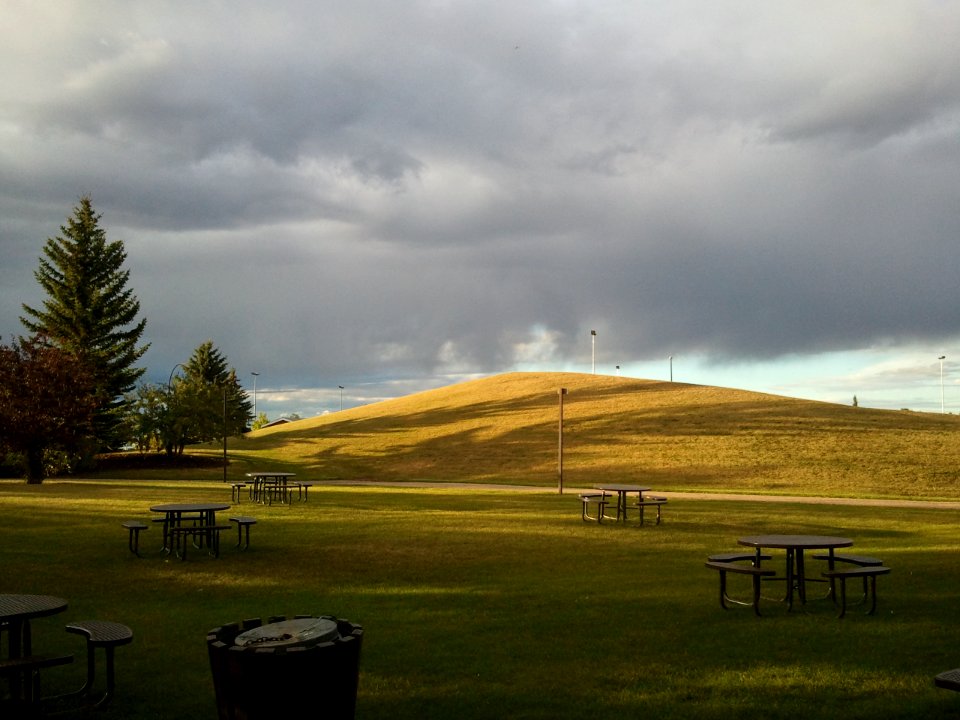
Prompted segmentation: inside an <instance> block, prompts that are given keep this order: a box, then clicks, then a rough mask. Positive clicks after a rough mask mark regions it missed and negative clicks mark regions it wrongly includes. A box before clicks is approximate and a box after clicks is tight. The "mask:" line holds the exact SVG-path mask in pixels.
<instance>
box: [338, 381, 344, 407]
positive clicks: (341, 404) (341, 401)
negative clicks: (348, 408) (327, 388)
mask: <svg viewBox="0 0 960 720" xmlns="http://www.w3.org/2000/svg"><path fill="white" fill-rule="evenodd" d="M337 387H338V388H340V412H343V385H337Z"/></svg>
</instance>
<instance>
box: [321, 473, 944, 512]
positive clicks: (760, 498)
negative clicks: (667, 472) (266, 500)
mask: <svg viewBox="0 0 960 720" xmlns="http://www.w3.org/2000/svg"><path fill="white" fill-rule="evenodd" d="M317 484H318V485H347V486H361V487H363V486H367V487H409V488H434V489H447V488H458V489H463V490H511V491H513V492H535V493H556V492H557V490H556V488H549V487H545V486H544V487H540V486H535V485H496V484H481V483H458V482H420V481H415V480H410V481H402V480H398V481H388V480H324V481H321V482H318V483H317ZM592 490H593V489H592V488H591V489H589V490H588V489H586V488H564V489H563V492H564V494H565V495H567V494H569V495H571V496H575V495H577V494H579V493H582V492H589V491H592ZM657 495H658V496H661V497H665V498H668V499H673V498H676V499H684V500H748V501H750V502H769V503H804V504H807V505H861V506H871V507H904V508H906V507H914V508H943V509H947V510H960V502H956V501H947V500H881V499H875V498H830V497H805V496H802V495H747V494H736V493H696V492H660V491H659V490H658V491H657Z"/></svg>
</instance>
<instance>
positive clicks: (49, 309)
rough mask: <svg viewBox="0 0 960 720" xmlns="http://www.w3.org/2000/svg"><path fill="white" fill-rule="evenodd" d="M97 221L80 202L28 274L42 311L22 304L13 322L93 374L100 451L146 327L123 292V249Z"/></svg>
mask: <svg viewBox="0 0 960 720" xmlns="http://www.w3.org/2000/svg"><path fill="white" fill-rule="evenodd" d="M100 217H101V216H100V215H99V214H98V213H97V212H95V211H94V209H93V203H92V202H91V200H90V198H89V197H86V196H84V197H82V198H80V204H79V205H77V206H76V207H75V208H74V211H73V216H72V217H70V218H68V219H67V224H66V225H61V226H60V235H59V236H57V237H55V238H50V239H48V240H47V243H46V245H45V246H44V248H43V256H42V257H41V258H40V267H39V268H38V269H37V270H36V272H34V276H35V277H36V279H37V282H39V283H40V286H41V287H42V288H43V290H44V291H45V292H46V294H47V298H46V300H44V301H43V308H41V309H37V308H32V307H29V306H27V305H26V304H24V305H23V310H24V312H25V313H26V316H25V317H24V316H21V318H20V322H21V323H23V325H24V326H25V327H26V328H27V329H28V330H30V331H31V332H33V333H37V334H40V335H43V336H44V337H45V338H47V340H48V341H49V342H50V343H52V344H53V345H55V346H56V347H59V348H61V349H62V350H64V351H66V352H68V353H71V354H72V355H74V356H76V357H77V358H78V359H79V360H81V361H82V362H84V363H85V364H86V365H87V366H88V367H90V368H92V370H93V373H94V376H95V383H96V394H97V397H99V398H101V400H100V405H99V407H98V410H97V415H96V419H95V423H94V436H95V439H96V441H97V444H98V445H99V448H104V447H110V446H112V445H113V444H114V443H115V442H116V439H117V438H116V429H117V427H118V425H119V422H120V419H121V414H120V412H119V411H120V409H121V406H122V404H123V402H124V400H123V396H124V393H126V392H128V391H130V390H131V389H133V387H134V386H135V384H136V382H137V380H138V379H139V378H140V376H141V375H143V373H144V368H137V367H135V365H136V362H137V361H138V360H139V359H140V358H141V357H142V356H143V354H144V353H145V352H146V351H147V348H148V347H149V345H140V344H139V343H140V338H141V336H142V335H143V330H144V328H145V327H146V323H147V321H146V319H138V317H137V316H138V315H139V314H140V301H139V300H138V299H137V297H136V296H135V295H134V294H133V291H132V290H131V289H130V288H128V287H127V283H128V281H129V279H130V271H129V270H126V269H124V267H123V265H124V262H125V261H126V259H127V253H126V250H125V249H124V246H123V242H122V241H120V240H114V241H108V240H107V234H106V232H105V231H104V230H103V228H101V227H100ZM99 448H98V449H99Z"/></svg>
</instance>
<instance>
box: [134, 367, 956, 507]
mask: <svg viewBox="0 0 960 720" xmlns="http://www.w3.org/2000/svg"><path fill="white" fill-rule="evenodd" d="M560 387H565V388H567V389H568V394H567V395H566V396H565V400H564V481H565V484H566V485H567V486H568V487H578V486H579V487H583V486H587V487H589V486H590V485H592V484H594V483H596V482H603V481H614V480H616V481H626V482H631V481H636V482H642V483H643V484H646V485H651V486H654V487H656V488H657V489H659V490H686V491H690V490H693V491H734V492H756V493H766V494H781V495H782V494H797V495H827V496H834V497H839V496H847V497H878V498H901V497H913V498H927V499H958V498H960V417H957V416H953V415H941V414H929V413H927V414H925V413H914V412H905V411H889V410H870V409H866V408H855V407H850V406H842V405H834V404H829V403H820V402H813V401H806V400H795V399H791V398H785V397H779V396H773V395H763V394H759V393H751V392H744V391H739V390H729V389H724V388H712V387H703V386H698V385H687V384H683V383H665V382H653V381H644V380H633V379H629V378H617V377H610V376H599V375H584V374H575V373H510V374H506V375H499V376H495V377H492V378H486V379H483V380H477V381H473V382H468V383H462V384H459V385H454V386H452V387H448V388H441V389H438V390H432V391H428V392H424V393H418V394H415V395H411V396H408V397H404V398H398V399H396V400H390V401H386V402H382V403H377V404H374V405H369V406H364V407H358V408H352V409H349V410H344V411H342V412H337V413H331V414H329V415H325V416H322V417H318V418H311V419H305V420H301V421H298V422H295V423H291V424H287V425H283V426H278V427H275V428H270V429H267V430H262V431H258V432H255V433H251V434H249V435H247V436H245V437H243V438H232V439H231V440H230V441H229V443H228V446H229V447H228V452H229V457H230V464H229V468H228V473H229V477H231V478H233V479H242V477H243V474H244V473H245V472H248V471H250V470H254V469H259V468H261V467H262V466H264V465H269V466H271V467H272V468H274V469H278V470H292V471H294V472H296V473H297V474H298V475H299V476H300V477H301V478H306V479H335V478H346V479H358V478H371V479H375V480H426V481H457V482H482V483H501V484H524V485H539V486H543V487H551V486H556V485H557V483H558V477H557V450H558V435H559V432H558V426H559V422H558V418H559V410H558V404H559V403H558V394H557V390H558V389H559V388H560ZM203 452H206V453H207V454H209V455H213V456H217V455H219V454H220V453H221V452H222V450H221V448H220V447H211V448H208V449H206V450H205V451H203ZM221 475H222V470H220V469H211V470H205V471H203V473H202V474H198V473H197V472H196V471H193V472H191V471H180V472H179V473H176V472H175V471H156V472H153V473H150V474H149V475H144V477H153V478H164V477H176V476H180V477H208V478H210V479H219V478H220V477H221Z"/></svg>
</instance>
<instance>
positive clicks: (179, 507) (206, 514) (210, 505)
mask: <svg viewBox="0 0 960 720" xmlns="http://www.w3.org/2000/svg"><path fill="white" fill-rule="evenodd" d="M229 509H230V506H229V505H228V504H227V503H222V502H197V503H166V504H163V505H154V506H152V507H151V508H150V512H155V513H163V516H164V518H163V550H166V551H167V552H170V550H171V548H170V545H169V544H168V540H169V534H170V532H169V531H170V528H171V527H179V526H180V520H181V518H182V517H183V514H184V513H197V514H199V515H200V522H201V524H203V525H216V524H217V522H216V520H217V512H219V511H220V510H229Z"/></svg>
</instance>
